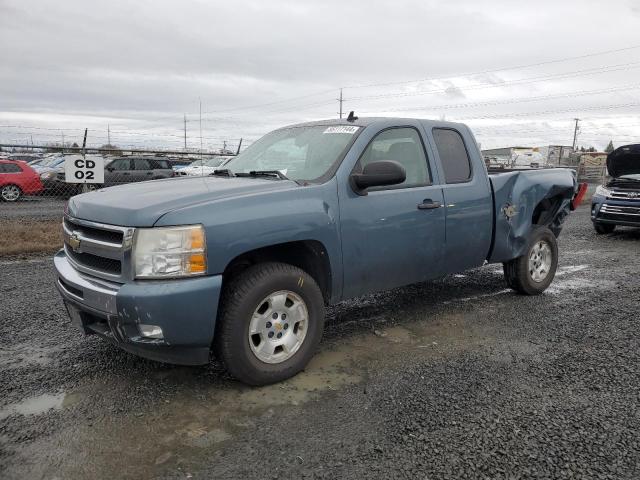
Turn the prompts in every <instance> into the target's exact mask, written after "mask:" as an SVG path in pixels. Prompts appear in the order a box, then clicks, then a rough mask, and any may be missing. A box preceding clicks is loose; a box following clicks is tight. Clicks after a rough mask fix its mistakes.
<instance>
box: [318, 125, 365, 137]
mask: <svg viewBox="0 0 640 480" xmlns="http://www.w3.org/2000/svg"><path fill="white" fill-rule="evenodd" d="M357 131H358V127H352V126H351V125H340V126H337V127H328V128H327V129H326V130H325V131H324V132H322V134H323V135H324V134H325V133H348V134H349V135H353V134H354V133H356V132H357Z"/></svg>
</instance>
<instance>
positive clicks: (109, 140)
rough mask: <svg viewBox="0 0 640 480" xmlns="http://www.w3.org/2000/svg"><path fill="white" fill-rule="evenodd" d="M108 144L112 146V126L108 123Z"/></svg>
mask: <svg viewBox="0 0 640 480" xmlns="http://www.w3.org/2000/svg"><path fill="white" fill-rule="evenodd" d="M107 144H108V145H109V146H111V126H110V125H109V124H108V123H107Z"/></svg>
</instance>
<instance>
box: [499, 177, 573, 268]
mask: <svg viewBox="0 0 640 480" xmlns="http://www.w3.org/2000/svg"><path fill="white" fill-rule="evenodd" d="M489 178H490V180H491V185H492V189H493V196H494V222H495V228H494V238H493V245H492V249H491V252H490V254H489V258H488V260H489V262H491V263H497V262H506V261H508V260H512V259H514V258H517V257H520V256H522V255H524V253H525V249H526V246H527V242H528V240H529V235H530V233H531V229H532V226H533V225H534V224H535V225H545V226H547V227H549V228H550V229H551V231H552V232H553V233H554V234H555V235H556V236H558V235H559V234H560V231H561V230H562V224H563V222H564V219H565V218H566V216H567V215H568V214H569V211H570V207H571V200H572V199H573V196H574V195H575V192H576V189H577V181H576V176H575V172H574V171H573V170H570V169H563V168H552V169H545V170H531V171H518V172H508V173H500V174H496V175H490V176H489Z"/></svg>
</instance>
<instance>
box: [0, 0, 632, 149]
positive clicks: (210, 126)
mask: <svg viewBox="0 0 640 480" xmlns="http://www.w3.org/2000/svg"><path fill="white" fill-rule="evenodd" d="M604 9H606V14H607V16H609V17H612V18H616V19H617V20H616V22H617V23H616V28H615V29H607V28H603V29H598V35H588V34H585V27H584V25H585V24H592V23H593V19H594V18H601V17H602V15H603V14H604V13H605V12H604ZM639 27H640V18H639V17H638V15H637V14H635V13H633V12H632V11H631V6H630V5H629V3H628V2H626V1H624V0H619V1H611V2H608V3H607V5H606V6H603V4H601V3H598V2H578V1H577V0H574V1H567V2H560V3H558V2H554V1H550V0H547V1H545V0H542V1H540V2H537V3H535V4H522V3H520V2H516V3H514V2H509V1H507V0H492V1H490V2H482V4H481V5H480V4H478V3H477V2H475V1H472V0H462V1H459V2H455V3H453V2H445V1H435V0H429V1H424V0H399V1H396V2H393V3H389V2H383V1H364V0H362V1H350V2H344V1H341V0H322V1H315V2H311V1H310V2H299V1H295V0H270V1H269V2H262V1H258V0H236V1H234V2H223V1H193V0H192V1H184V2H179V3H178V2H170V1H167V0H156V1H153V2H150V1H140V2H128V1H124V0H112V1H111V2H109V3H108V4H100V3H98V4H88V3H87V2H83V1H80V0H67V1H65V2H56V3H51V2H46V1H44V0H0V53H1V54H2V55H1V57H0V58H2V61H1V62H0V114H1V115H2V118H4V121H5V122H7V123H8V124H15V123H17V121H18V120H20V121H21V122H23V123H24V122H27V123H29V122H31V123H30V124H29V125H32V126H47V127H51V128H54V127H56V128H57V127H60V128H77V129H81V128H84V126H85V124H86V123H88V122H89V120H91V122H92V124H93V123H94V122H95V124H96V125H97V124H100V123H101V124H103V125H105V127H106V123H107V122H112V121H113V120H114V119H115V120H116V121H117V123H118V124H119V128H121V129H137V130H140V129H148V130H149V131H150V132H152V133H154V132H171V134H175V135H178V134H180V130H181V127H182V119H183V114H184V113H186V114H187V115H188V118H189V119H194V118H195V117H196V116H197V115H198V110H199V105H200V103H199V102H200V101H202V105H203V111H204V112H205V115H204V118H205V130H206V132H205V133H206V135H208V136H211V137H225V136H227V137H239V136H248V135H250V136H257V135H259V134H261V133H264V132H265V131H266V130H268V129H270V128H273V127H274V126H277V125H279V124H281V123H292V122H296V121H302V120H307V119H313V118H325V117H333V116H335V115H336V112H337V102H336V100H335V99H336V98H337V95H338V89H339V88H340V87H347V86H353V85H362V84H367V85H369V84H388V83H392V85H381V86H378V87H367V88H359V89H353V88H352V89H345V98H347V101H346V103H345V109H346V110H349V109H352V108H355V109H357V110H361V111H374V110H375V111H377V112H379V113H381V114H388V115H391V114H395V113H397V112H398V109H402V108H407V109H410V108H415V107H416V106H418V107H419V106H422V105H425V106H431V107H437V105H438V104H442V103H447V104H450V103H453V102H461V103H473V102H483V101H485V102H488V101H494V100H495V101H497V100H500V99H509V98H519V97H527V96H533V95H538V96H539V95H543V94H545V93H549V94H551V93H559V92H560V93H561V92H565V91H566V92H571V91H580V90H588V89H597V88H605V87H606V86H615V85H619V84H623V83H628V82H629V77H630V76H632V75H633V74H637V70H627V71H624V70H622V71H618V72H611V73H608V74H604V73H603V74H599V75H592V76H585V77H576V78H573V79H571V78H569V79H564V80H558V81H540V82H538V83H529V84H521V85H511V84H510V83H509V82H512V81H513V80H518V79H523V78H528V77H535V76H536V75H537V76H541V75H545V74H553V73H558V72H571V71H576V70H579V69H584V68H588V67H594V66H599V65H608V64H615V63H624V62H630V61H633V60H634V59H637V51H629V52H620V53H619V54H611V55H606V56H601V57H593V58H586V59H583V60H578V61H572V62H565V63H558V64H551V65H541V66H539V67H534V68H525V69H518V70H512V71H500V72H489V73H477V74H474V75H469V74H470V73H473V72H486V71H488V70H495V69H497V68H501V67H509V66H518V65H524V64H528V63H536V62H544V61H546V60H550V59H554V58H562V57H569V56H573V55H580V54H583V53H587V52H596V51H601V50H607V49H614V48H619V47H624V46H628V45H633V44H634V43H636V42H637V38H635V37H636V36H635V32H637V31H638V28H639ZM577 39H579V41H578V40H577ZM442 77H454V78H453V79H449V80H446V79H443V80H440V81H437V80H436V81H429V80H424V79H433V78H436V79H437V78H440V79H442ZM420 79H423V81H422V82H408V81H409V80H420ZM402 81H407V82H405V83H404V84H402V83H400V84H396V83H395V82H402ZM443 85H444V86H443ZM478 85H480V86H481V87H482V88H477V87H478ZM432 90H444V91H440V92H439V93H438V92H436V93H429V92H430V91H432ZM409 93H410V94H411V95H405V96H401V95H399V94H409ZM634 95H635V96H636V97H635V98H637V92H630V93H629V94H628V97H624V98H626V99H633V98H634V97H633V96H634ZM355 97H368V98H367V99H364V98H363V99H361V100H357V101H356V100H354V101H351V102H350V101H349V98H355ZM620 98H621V97H620V94H612V95H609V96H600V97H598V98H594V99H593V101H587V100H588V99H585V101H573V103H572V100H570V99H567V100H566V101H562V102H558V101H556V102H546V103H545V102H540V103H539V104H526V105H523V104H513V105H508V104H507V105H503V106H500V107H495V108H494V107H489V106H487V107H483V109H481V110H482V111H483V112H485V113H498V114H500V113H504V114H510V113H517V112H527V111H531V112H537V111H543V110H545V109H546V110H550V109H552V108H558V106H567V107H570V106H576V107H581V106H593V105H594V104H597V103H598V102H600V103H607V102H608V103H610V104H611V103H616V102H619V101H620ZM288 99H293V100H288ZM277 102H282V103H277ZM598 104H599V103H598ZM245 107H247V108H245ZM249 107H251V108H249ZM409 112H413V113H411V114H415V115H435V116H437V115H439V113H438V112H437V110H436V111H430V110H428V109H425V110H424V111H423V112H420V111H415V110H409V111H408V112H405V113H409ZM477 112H478V109H477V108H475V109H474V108H468V109H467V110H465V109H463V108H460V109H457V110H456V111H455V115H459V116H460V117H462V116H473V115H474V114H476V113H477ZM611 113H612V112H606V114H607V115H609V114H611ZM614 113H615V112H614ZM622 113H625V115H627V116H628V112H622ZM598 114H599V113H598V112H595V113H594V112H593V111H589V113H588V115H589V116H596V115H598ZM453 115H454V112H451V114H450V113H448V111H447V117H448V118H451V117H452V116H453ZM575 115H581V113H580V112H579V111H578V112H575V113H571V114H568V117H569V118H570V117H572V116H575ZM551 117H552V118H556V117H557V115H555V116H553V115H551ZM613 123H615V122H613ZM14 130H15V129H14ZM7 135H8V134H7V131H6V129H5V130H3V129H1V128H0V138H7ZM12 135H13V134H12ZM153 138H155V139H156V141H158V142H161V141H164V140H162V138H161V137H153ZM166 141H167V142H171V141H172V138H171V137H167V138H166ZM491 141H496V142H503V141H504V142H509V141H510V137H508V136H504V137H501V138H500V139H495V138H494V139H483V144H487V142H491Z"/></svg>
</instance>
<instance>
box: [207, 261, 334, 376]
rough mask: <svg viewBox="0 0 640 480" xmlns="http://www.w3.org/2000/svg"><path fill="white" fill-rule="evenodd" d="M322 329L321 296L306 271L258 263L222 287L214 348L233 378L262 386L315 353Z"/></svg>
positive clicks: (291, 371)
mask: <svg viewBox="0 0 640 480" xmlns="http://www.w3.org/2000/svg"><path fill="white" fill-rule="evenodd" d="M323 329H324V299H323V296H322V292H321V291H320V288H319V287H318V285H317V283H316V282H315V280H314V279H313V278H312V277H311V276H310V275H309V274H307V273H306V272H305V271H303V270H301V269H299V268H297V267H294V266H292V265H288V264H284V263H262V264H258V265H254V266H252V267H249V268H248V269H247V270H245V271H244V272H242V273H240V274H239V276H238V277H237V278H235V279H234V280H232V281H231V283H230V285H228V286H227V287H226V288H225V294H224V298H223V304H222V312H221V316H220V320H219V324H218V328H217V332H216V338H215V345H214V348H215V352H216V355H217V356H218V358H219V359H220V360H221V361H222V362H223V363H224V364H225V367H226V368H227V370H228V371H229V373H231V374H232V375H233V376H234V377H236V378H237V379H238V380H241V381H242V382H245V383H248V384H250V385H265V384H269V383H274V382H278V381H281V380H284V379H286V378H289V377H292V376H293V375H295V374H296V373H298V372H300V371H301V370H302V369H303V368H304V367H305V366H306V365H307V363H308V362H309V360H310V359H311V357H312V356H313V354H314V352H315V350H316V348H317V346H318V344H319V342H320V339H321V337H322V331H323Z"/></svg>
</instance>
